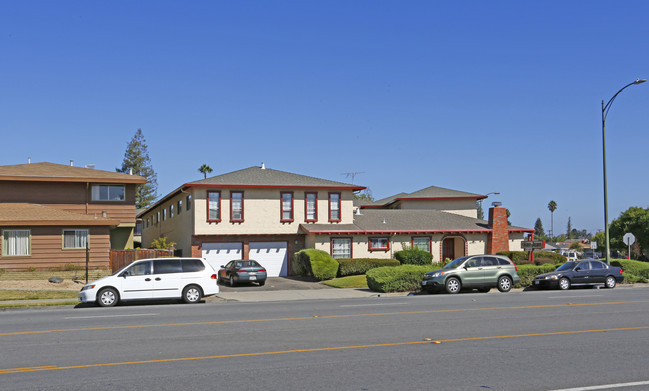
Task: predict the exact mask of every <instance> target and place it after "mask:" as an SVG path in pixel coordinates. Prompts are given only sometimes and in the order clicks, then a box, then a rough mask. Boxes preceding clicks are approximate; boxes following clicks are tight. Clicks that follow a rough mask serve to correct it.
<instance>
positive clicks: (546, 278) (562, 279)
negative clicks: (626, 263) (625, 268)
mask: <svg viewBox="0 0 649 391" xmlns="http://www.w3.org/2000/svg"><path fill="white" fill-rule="evenodd" d="M622 281H624V276H623V275H622V269H621V268H619V267H616V266H611V265H607V264H606V263H604V262H601V261H595V260H592V259H587V260H582V261H572V262H566V263H564V264H563V265H561V266H559V267H558V268H557V270H555V271H553V272H551V273H545V274H541V275H538V276H536V277H535V278H534V286H535V287H538V288H557V287H558V288H559V289H570V287H571V286H588V285H590V286H594V285H604V287H605V288H610V289H612V288H615V285H617V284H618V283H620V282H622Z"/></svg>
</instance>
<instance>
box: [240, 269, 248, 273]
mask: <svg viewBox="0 0 649 391" xmlns="http://www.w3.org/2000/svg"><path fill="white" fill-rule="evenodd" d="M237 273H248V271H247V270H237Z"/></svg>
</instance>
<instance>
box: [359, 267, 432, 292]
mask: <svg viewBox="0 0 649 391" xmlns="http://www.w3.org/2000/svg"><path fill="white" fill-rule="evenodd" d="M437 269H441V265H439V264H431V265H426V266H421V265H401V266H384V267H377V268H376V269H372V270H369V271H368V272H367V274H366V278H367V286H368V287H369V288H370V289H371V290H373V291H376V292H413V291H418V290H420V289H421V280H422V279H423V277H424V274H425V273H427V272H430V271H433V270H437Z"/></svg>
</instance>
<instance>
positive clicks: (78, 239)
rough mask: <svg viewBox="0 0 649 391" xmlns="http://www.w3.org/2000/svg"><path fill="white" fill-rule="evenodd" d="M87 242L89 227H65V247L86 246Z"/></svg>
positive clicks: (76, 247) (79, 247)
mask: <svg viewBox="0 0 649 391" xmlns="http://www.w3.org/2000/svg"><path fill="white" fill-rule="evenodd" d="M86 243H88V230H87V229H64V230H63V248H64V249H81V248H86Z"/></svg>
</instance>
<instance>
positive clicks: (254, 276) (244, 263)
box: [219, 259, 267, 286]
mask: <svg viewBox="0 0 649 391" xmlns="http://www.w3.org/2000/svg"><path fill="white" fill-rule="evenodd" d="M266 277H267V274H266V268H265V267H263V266H261V265H260V264H259V263H258V262H257V261H253V260H252V259H239V260H234V261H230V262H228V263H227V265H225V266H221V269H220V270H219V282H221V283H223V282H224V281H227V282H229V283H230V286H234V285H235V284H238V283H240V282H256V283H258V284H259V286H262V285H264V284H265V283H266Z"/></svg>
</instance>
